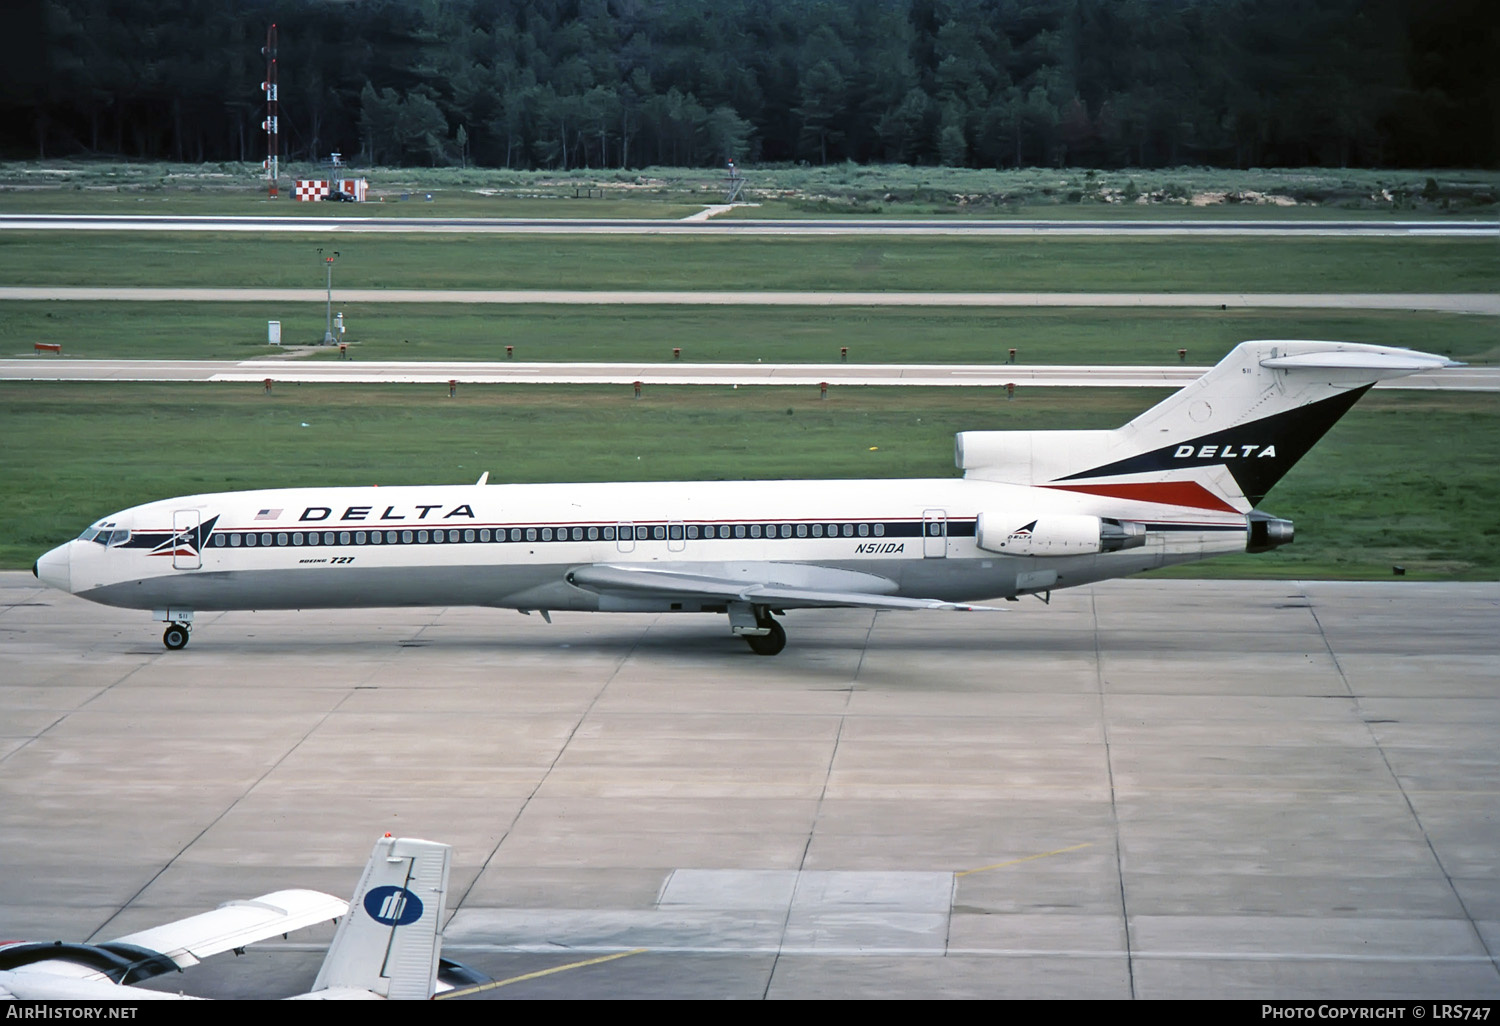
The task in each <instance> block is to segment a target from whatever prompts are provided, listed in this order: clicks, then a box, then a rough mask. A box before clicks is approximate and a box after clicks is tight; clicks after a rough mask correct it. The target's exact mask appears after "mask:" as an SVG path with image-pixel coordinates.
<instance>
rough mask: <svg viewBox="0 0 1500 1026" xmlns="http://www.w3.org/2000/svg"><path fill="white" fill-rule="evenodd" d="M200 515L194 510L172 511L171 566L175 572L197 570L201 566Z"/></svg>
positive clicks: (201, 539)
mask: <svg viewBox="0 0 1500 1026" xmlns="http://www.w3.org/2000/svg"><path fill="white" fill-rule="evenodd" d="M201 525H202V515H201V514H200V513H199V512H198V511H197V510H195V509H178V510H173V511H172V537H173V545H172V566H173V568H174V569H177V570H197V569H199V568H200V567H202V566H203V556H202V553H201V551H200V550H201V547H202V541H203V537H202V534H203V533H202V531H201V530H200V528H201Z"/></svg>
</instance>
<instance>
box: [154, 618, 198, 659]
mask: <svg viewBox="0 0 1500 1026" xmlns="http://www.w3.org/2000/svg"><path fill="white" fill-rule="evenodd" d="M192 629H193V625H192V624H190V623H169V624H167V629H166V630H165V631H163V632H162V636H161V643H162V644H163V645H166V646H167V648H168V649H170V650H171V651H173V652H176V651H177V650H178V649H179V648H183V647H185V646H186V645H187V643H188V634H189V633H190V632H191V631H192Z"/></svg>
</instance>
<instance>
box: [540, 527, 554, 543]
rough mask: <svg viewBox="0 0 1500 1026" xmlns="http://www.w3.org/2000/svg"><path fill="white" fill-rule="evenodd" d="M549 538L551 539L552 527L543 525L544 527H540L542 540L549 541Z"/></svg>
mask: <svg viewBox="0 0 1500 1026" xmlns="http://www.w3.org/2000/svg"><path fill="white" fill-rule="evenodd" d="M551 540H552V528H550V527H544V528H542V541H551Z"/></svg>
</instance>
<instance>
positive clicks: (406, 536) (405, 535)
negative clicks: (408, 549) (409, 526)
mask: <svg viewBox="0 0 1500 1026" xmlns="http://www.w3.org/2000/svg"><path fill="white" fill-rule="evenodd" d="M401 544H402V545H410V544H411V532H410V531H402V532H401Z"/></svg>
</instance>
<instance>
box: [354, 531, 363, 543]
mask: <svg viewBox="0 0 1500 1026" xmlns="http://www.w3.org/2000/svg"><path fill="white" fill-rule="evenodd" d="M364 543H365V532H363V531H355V532H354V544H356V545H363V544H364Z"/></svg>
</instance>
